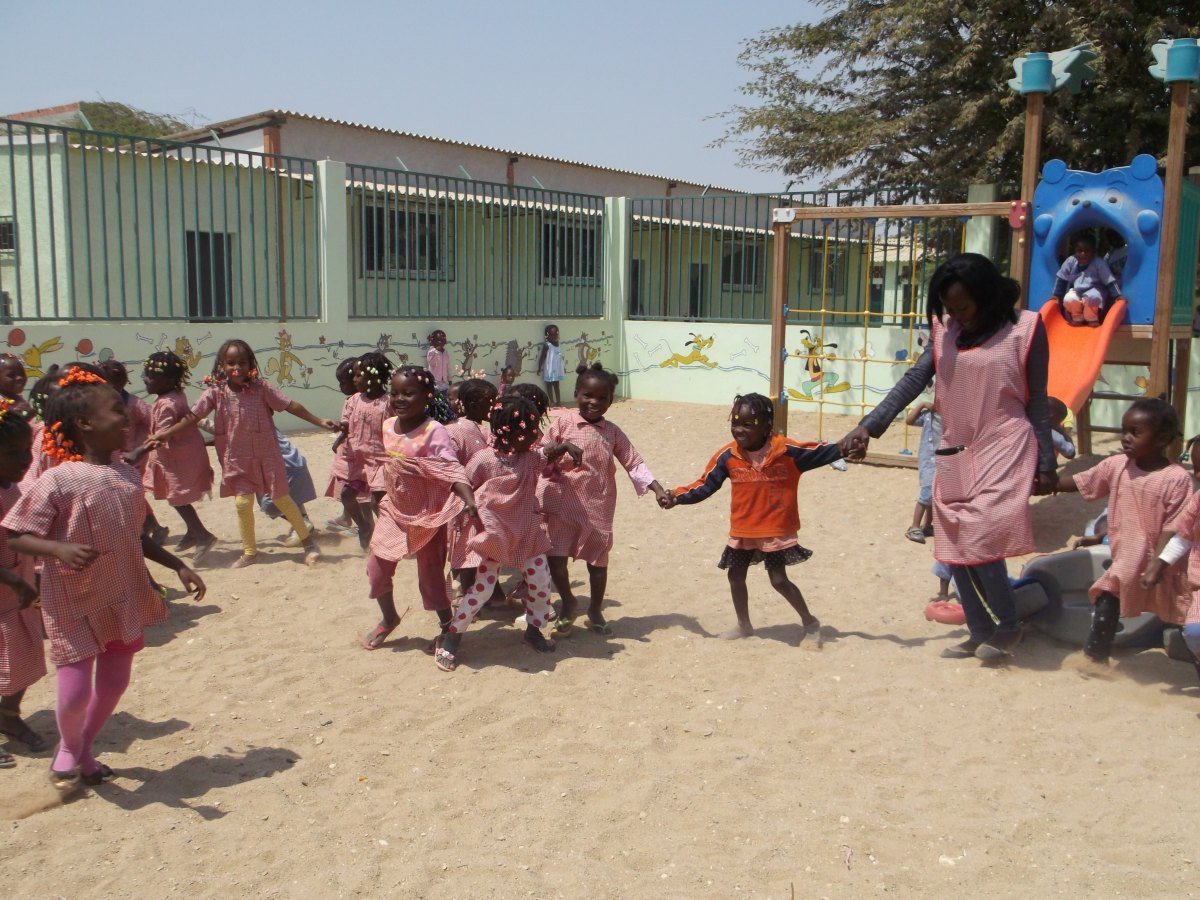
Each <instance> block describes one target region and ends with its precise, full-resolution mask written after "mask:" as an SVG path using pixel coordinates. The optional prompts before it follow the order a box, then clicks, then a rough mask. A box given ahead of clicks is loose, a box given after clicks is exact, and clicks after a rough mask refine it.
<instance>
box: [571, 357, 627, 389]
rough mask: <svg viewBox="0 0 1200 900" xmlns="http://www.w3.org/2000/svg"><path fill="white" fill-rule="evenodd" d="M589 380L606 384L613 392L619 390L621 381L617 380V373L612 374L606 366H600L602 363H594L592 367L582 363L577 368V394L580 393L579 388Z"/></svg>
mask: <svg viewBox="0 0 1200 900" xmlns="http://www.w3.org/2000/svg"><path fill="white" fill-rule="evenodd" d="M589 378H594V379H595V380H596V381H601V382H604V384H606V385H608V389H609V390H610V391H613V392H615V391H616V390H617V382H618V381H619V380H620V379H619V378H617V373H616V372H610V371H609V370H608V369H606V368H604V366H602V365H600V363H592V364H591V365H590V366H589V365H587V364H586V363H580V364H579V365H578V366H576V367H575V390H576V392H578V391H579V386H580V385H581V384H583V383H584V382H585V381H587V380H588V379H589Z"/></svg>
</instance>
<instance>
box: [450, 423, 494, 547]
mask: <svg viewBox="0 0 1200 900" xmlns="http://www.w3.org/2000/svg"><path fill="white" fill-rule="evenodd" d="M446 433H447V434H449V435H450V441H451V442H452V443H453V444H454V455H455V456H456V457H457V458H458V461H459V462H460V463H461V464H462V465H464V466H465V465H466V464H467V463H469V462H470V461H471V460H472V459H473V458H474V457H475V454H476V453H478V452H479V451H480V450H483V449H484V448H486V447H487V445H488V431H487V429H486V428H485V427H484V426H483V425H482V424H480V423H479V422H472V421H471V420H470V419H468V418H465V417H464V418H461V419H456V420H454V421H453V422H451V423H450V424H449V425H447V426H446ZM467 528H468V524H467V523H466V522H463V521H462V520H461V519H455V520H454V521H453V522H451V523H450V524H449V525H447V526H446V532H447V534H446V543H447V549H448V553H449V558H450V568H451V569H452V570H457V569H473V568H475V567H476V566H478V565H479V555H478V554H475V553H469V552H468V551H467Z"/></svg>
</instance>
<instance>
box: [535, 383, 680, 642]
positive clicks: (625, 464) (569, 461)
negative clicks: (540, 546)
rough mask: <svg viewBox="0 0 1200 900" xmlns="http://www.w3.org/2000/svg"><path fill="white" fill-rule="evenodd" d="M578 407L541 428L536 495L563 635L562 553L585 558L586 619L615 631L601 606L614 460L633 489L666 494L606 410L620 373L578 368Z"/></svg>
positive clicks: (567, 591)
mask: <svg viewBox="0 0 1200 900" xmlns="http://www.w3.org/2000/svg"><path fill="white" fill-rule="evenodd" d="M576 372H577V374H578V378H577V379H576V381H575V402H576V404H577V405H578V407H579V409H578V411H577V412H575V413H568V414H565V415H562V416H559V417H558V418H557V419H555V420H554V422H553V423H552V424H551V425H550V427H549V428H548V429H547V430H546V436H545V438H544V439H543V440H542V454H543V455H544V456H545V457H546V462H547V463H548V464H549V465H548V466H547V470H546V472H545V473H544V475H543V478H542V481H541V483H540V484H539V485H538V497H539V500H540V501H541V507H542V512H543V513H544V514H545V516H546V528H547V530H549V532H550V541H551V547H550V576H551V577H552V578H553V579H554V586H555V587H556V588H557V589H558V593H559V596H561V597H562V612H561V613H560V614H559V617H558V623H557V625H556V628H555V633H556V634H559V635H563V636H565V635H567V634H569V633H570V631H571V623H572V622H574V620H575V608H576V602H577V601H576V600H575V595H574V594H573V593H572V592H571V575H570V573H569V572H568V570H567V558H568V557H570V558H571V559H581V560H583V561H584V562H586V563H587V569H588V580H589V582H590V585H591V590H590V600H589V603H588V611H587V627H588V628H589V629H590V630H591V631H596V632H599V633H600V634H605V635H609V634H612V628H610V627H609V624H608V622H606V621H605V619H604V614H603V613H602V612H601V608H602V606H603V604H604V592H605V590H606V588H607V585H608V552H609V550H611V549H612V545H613V515H614V513H615V512H616V508H617V480H616V477H615V473H616V467H615V466H614V464H613V463H614V460H615V461H616V462H619V463H620V464H621V467H622V468H624V469H625V471H626V472H627V473H628V474H629V480H630V481H632V482H633V487H634V490H635V491H637V494H638V496H639V497H640V496H642V495H643V494H645V493H646V492H647V491H653V492H654V494H655V496H656V497H657V498H658V502H659V504H660V505H662V506H664V507H666V506H669V505H670V500H669V499H668V497H669V495H668V494H667V492H666V491H665V490H664V489H663V486H662V485H660V484H659V483H658V482H657V481H656V480H655V478H654V475H653V474H652V473H651V471H650V470H649V469H648V468H647V467H646V463H645V462H644V461H643V460H642V457H641V454H639V453H638V452H637V450H636V449H634V446H633V444H632V443H631V442H630V440H629V438H628V437H626V436H625V432H623V431H622V430H621V429H620V428H619V427H618V426H616V425H614V424H613V423H612V422H609V421H608V420H607V419H605V418H604V415H605V413H607V412H608V409H609V407H610V406H612V403H613V392H614V391H615V390H616V387H617V376H616V375H615V374H614V373H612V372H609V371H607V370H606V369H605V368H604V367H603V366H601V365H600V364H599V363H595V364H593V365H592V366H590V367H589V366H580V367H579V368H578V369H576Z"/></svg>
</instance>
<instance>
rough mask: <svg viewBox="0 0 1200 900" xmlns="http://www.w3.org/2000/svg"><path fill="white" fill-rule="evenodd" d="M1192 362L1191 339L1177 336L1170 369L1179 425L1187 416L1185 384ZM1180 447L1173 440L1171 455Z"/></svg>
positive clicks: (1172, 403) (1186, 383) (1172, 395)
mask: <svg viewBox="0 0 1200 900" xmlns="http://www.w3.org/2000/svg"><path fill="white" fill-rule="evenodd" d="M1191 364H1192V339H1191V338H1190V337H1188V338H1177V339H1176V341H1175V368H1174V370H1173V371H1172V375H1173V376H1174V377H1173V378H1172V379H1171V405H1172V406H1174V407H1175V413H1176V414H1177V415H1178V416H1179V426H1180V427H1181V428H1182V427H1184V425H1185V423H1184V419H1185V417H1186V416H1187V386H1188V370H1189V369H1190V368H1191ZM1181 449H1182V444H1181V442H1180V441H1178V440H1177V441H1175V442H1174V443H1173V444H1172V445H1171V456H1173V457H1174V456H1178V455H1179V453H1180V451H1181Z"/></svg>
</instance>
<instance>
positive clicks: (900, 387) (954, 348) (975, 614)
mask: <svg viewBox="0 0 1200 900" xmlns="http://www.w3.org/2000/svg"><path fill="white" fill-rule="evenodd" d="M1019 297H1020V286H1019V285H1018V284H1017V283H1016V282H1015V281H1013V280H1012V279H1011V278H1005V277H1004V276H1003V275H1001V274H1000V273H999V272H998V271H997V270H996V267H995V265H993V264H992V261H991V260H989V259H988V258H987V257H984V256H980V255H979V254H977V253H962V254H959V255H958V256H955V257H953V258H952V259H950V260H948V261H947V262H945V263H943V264H942V265H941V266H939V267H938V268H937V271H935V272H934V273H933V278H932V279H931V280H930V283H929V295H928V301H927V306H926V315H927V316H928V317H929V324H930V327H931V329H932V332H933V341H932V346H931V347H930V348H928V349H927V350H926V351H925V352H924V353H923V354H922V355H921V358H920V359H919V360H918V361H917V363H916V364H915V365H914V366H913V367H912V368H911V369H909V371H908V372H907V373H906V374H905V376H904V377H903V378H902V379H901V380H900V382H899V383H898V384H897V385H896V386H895V387H894V388H892V390H891V391H890V392H889V393H888V395H887V397H885V398H884V400H883V401H882V402H881V403H880V404H879V405H878V406H877V407H876V408H875V409H874V410H873V411H872V412H871V413H870V414H869V415H867V416H866V417H865V418H864V419H863V420H862V422H861V423H860V424H859V426H858V427H857V428H855V429H854V430H853V431H851V432H850V433H849V434H847V435H846V436H845V437H844V438H842V442H841V444H842V450H843V452H844V453H845V454H846V455H847V456H848V457H850V458H859V459H861V458H862V455H863V453H864V452H865V451H866V448H867V444H868V442H869V441H870V439H871V438H873V437H879V436H880V435H882V434H883V433H884V432H885V431H886V430H887V428H888V426H889V425H890V424H891V423H892V421H893V420H894V419H895V418H896V416H897V414H898V413H899V412H900V411H901V410H902V409H904V407H906V406H907V405H908V404H909V403H911V402H912V401H913V400H915V399H916V398H917V397H918V396H919V395H920V393H921V391H923V390H924V389H925V388H926V386H927V385H928V384H929V383H930V381H932V380H933V377H934V375H935V374H936V375H937V384H936V386H935V388H934V391H935V393H934V403H935V404H936V406H937V409H938V412H940V413H941V416H942V441H941V445H940V446H939V448H938V450H937V451H936V476H935V478H934V485H933V526H934V557H935V558H936V559H938V560H939V561H940V562H943V563H946V564H947V565H949V566H950V568H951V572H952V573H953V576H954V583H955V587H956V588H957V589H958V596H959V599H960V601H961V602H962V605H963V612H964V614H965V615H966V619H967V629H968V630H969V632H970V636H969V637H968V638H967V640H965V641H963V642H962V643H961V644H958V645H957V646H955V647H950V648H947V649H946V650H944V651H943V652H942V656H944V657H947V658H951V659H954V658H967V657H971V656H975V657H977V658H979V659H980V660H983V661H984V662H989V663H995V662H999V661H1001V660H1003V659H1005V658H1006V657H1008V656H1009V655H1010V654H1011V652H1012V649H1013V648H1014V647H1015V646H1016V645H1017V643H1018V642H1019V640H1020V635H1021V631H1020V623H1019V622H1018V621H1017V610H1016V600H1015V598H1014V596H1013V591H1012V585H1011V583H1010V582H1009V579H1008V568H1007V566H1006V564H1005V562H1004V561H1005V559H1007V558H1008V557H1010V556H1021V555H1024V554H1026V553H1030V552H1032V551H1033V528H1032V522H1031V520H1030V514H1029V496H1030V494H1031V493H1035V492H1036V493H1039V494H1044V493H1049V492H1050V490H1052V489H1053V486H1054V484H1055V475H1054V471H1055V461H1054V444H1053V442H1052V440H1051V436H1050V413H1049V406H1048V403H1047V398H1046V376H1047V369H1048V366H1049V359H1050V348H1049V344H1048V342H1047V340H1046V332H1045V329H1044V328H1043V326H1042V323H1041V320H1040V319H1039V318H1038V317H1037V315H1035V314H1034V313H1031V312H1028V311H1026V310H1018V309H1017V308H1016V304H1017V299H1018V298H1019Z"/></svg>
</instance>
